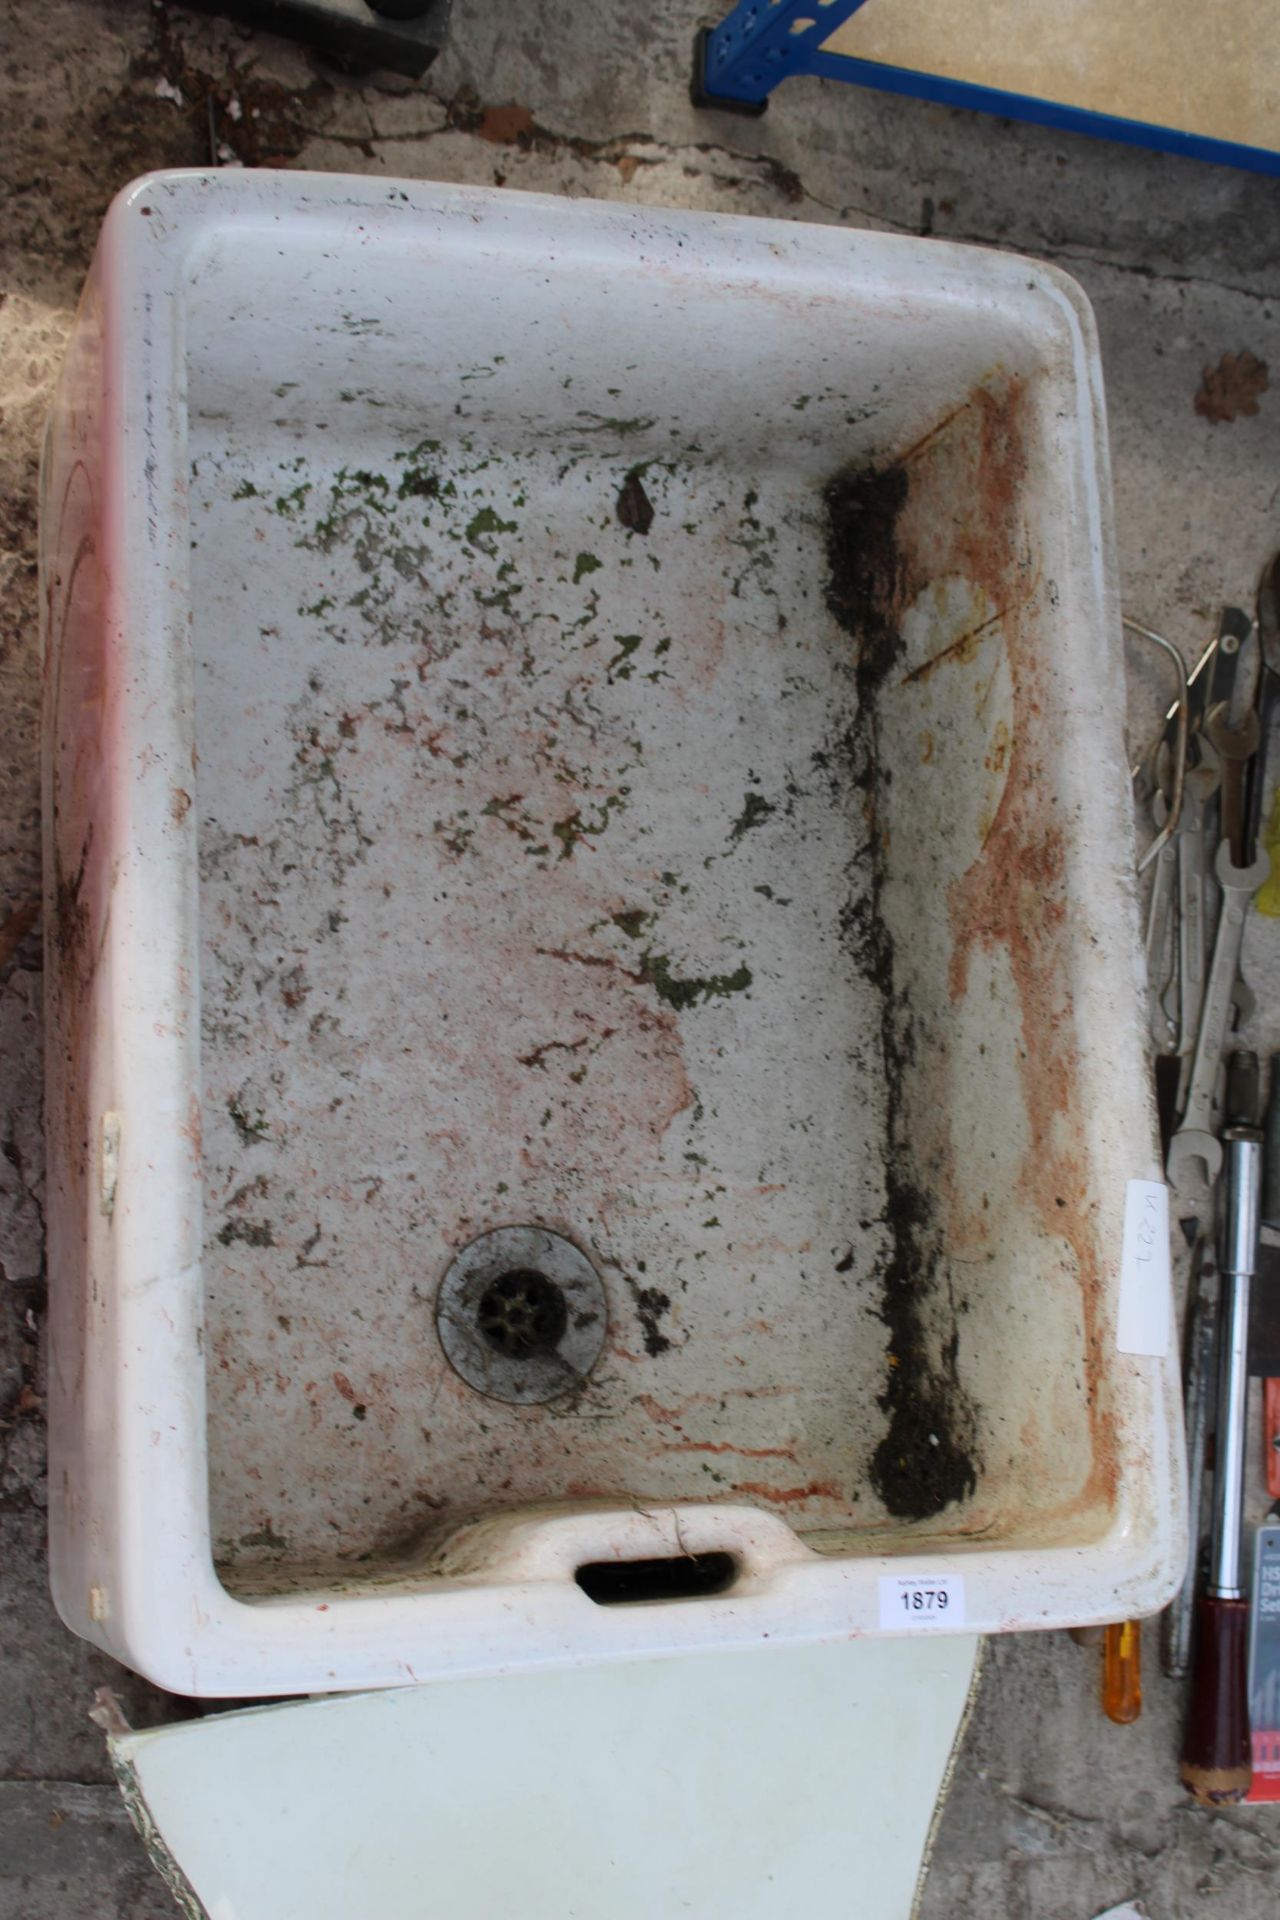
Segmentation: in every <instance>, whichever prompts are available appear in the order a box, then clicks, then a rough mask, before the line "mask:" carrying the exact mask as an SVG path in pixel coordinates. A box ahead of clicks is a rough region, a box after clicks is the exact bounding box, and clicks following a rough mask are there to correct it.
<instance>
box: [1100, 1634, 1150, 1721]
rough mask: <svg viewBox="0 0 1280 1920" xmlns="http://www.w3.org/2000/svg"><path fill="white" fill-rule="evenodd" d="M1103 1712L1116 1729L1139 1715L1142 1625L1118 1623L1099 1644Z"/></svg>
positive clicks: (1140, 1707) (1140, 1703) (1140, 1705)
mask: <svg viewBox="0 0 1280 1920" xmlns="http://www.w3.org/2000/svg"><path fill="white" fill-rule="evenodd" d="M1102 1711H1103V1712H1104V1713H1105V1714H1106V1716H1107V1718H1108V1720H1114V1721H1115V1723H1116V1725H1117V1726H1118V1727H1129V1726H1132V1725H1133V1722H1134V1721H1135V1720H1136V1719H1137V1717H1138V1715H1139V1714H1140V1713H1141V1712H1142V1622H1141V1621H1140V1620H1117V1621H1115V1622H1114V1623H1113V1624H1112V1625H1111V1626H1109V1627H1108V1628H1107V1630H1106V1633H1105V1634H1104V1636H1103V1641H1102Z"/></svg>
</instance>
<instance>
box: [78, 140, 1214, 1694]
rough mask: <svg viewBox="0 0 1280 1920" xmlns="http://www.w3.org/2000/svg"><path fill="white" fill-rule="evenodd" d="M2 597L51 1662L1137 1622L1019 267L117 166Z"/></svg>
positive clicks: (1066, 461)
mask: <svg viewBox="0 0 1280 1920" xmlns="http://www.w3.org/2000/svg"><path fill="white" fill-rule="evenodd" d="M42 551H43V565H44V580H45V588H46V601H47V647H48V706H47V740H48V777H49V788H48V795H47V799H48V806H47V821H48V827H49V839H48V880H49V913H48V916H47V919H48V925H49V928H50V945H49V969H48V980H49V1015H50V1055H49V1060H50V1076H49V1149H50V1166H51V1178H52V1194H53V1201H52V1205H51V1208H50V1240H51V1258H52V1267H53V1287H54V1305H53V1315H54V1377H53V1384H52V1412H53V1423H54V1447H55V1460H54V1471H53V1476H52V1494H51V1501H52V1529H53V1549H54V1579H55V1591H56V1595H57V1600H58V1604H59V1606H60V1608H61V1610H62V1612H63V1614H64V1616H65V1618H66V1619H67V1620H68V1622H69V1623H70V1624H71V1625H72V1626H74V1627H75V1628H76V1629H77V1631H79V1632H81V1633H84V1634H86V1635H88V1636H89V1637H90V1638H92V1639H95V1640H97V1641H98V1642H99V1644H101V1645H103V1646H105V1647H107V1648H109V1649H110V1650H111V1651H112V1652H114V1653H115V1654H117V1655H118V1656H119V1657H120V1658H122V1659H125V1660H127V1661H129V1662H131V1663H132V1664H133V1665H135V1666H137V1667H139V1668H140V1669H142V1670H143V1671H145V1672H147V1673H149V1674H150V1675H152V1676H153V1677H154V1678H156V1679H158V1680H160V1681H162V1682H164V1683H165V1684H167V1685H169V1686H171V1687H174V1688H177V1689H179V1690H181V1691H184V1692H187V1693H220V1692H221V1693H232V1694H238V1695H246V1694H252V1693H271V1692H285V1691H323V1690H326V1689H333V1688H340V1689H347V1688H352V1687H357V1686H365V1685H379V1684H385V1683H388V1682H396V1681H403V1680H408V1679H413V1678H419V1679H420V1678H424V1677H426V1676H428V1675H430V1674H433V1673H438V1672H445V1671H462V1670H466V1671H484V1670H489V1669H497V1668H502V1667H508V1666H513V1665H518V1664H522V1663H525V1662H529V1663H544V1664H545V1663H546V1662H548V1661H559V1660H567V1659H586V1658H601V1657H613V1656H618V1655H623V1654H635V1653H639V1652H643V1651H646V1650H650V1651H652V1650H658V1649H662V1650H669V1649H673V1648H680V1647H686V1646H688V1647H693V1646H704V1645H727V1644H744V1643H748V1642H752V1641H755V1640H759V1639H761V1638H765V1637H770V1638H773V1639H802V1638H817V1637H824V1636H828V1637H829V1636H836V1635H842V1634H858V1633H868V1632H876V1631H879V1630H880V1629H881V1626H882V1619H883V1616H882V1613H881V1595H882V1590H881V1586H880V1582H881V1580H882V1578H883V1577H884V1576H885V1575H887V1574H889V1573H896V1574H903V1575H916V1574H918V1575H920V1576H922V1577H926V1576H936V1575H939V1574H941V1575H945V1576H947V1577H948V1578H949V1579H952V1580H958V1581H959V1582H960V1583H961V1584H959V1585H955V1586H952V1587H951V1588H950V1590H949V1591H950V1594H951V1598H950V1601H949V1605H950V1606H951V1607H952V1609H953V1614H952V1618H951V1620H949V1621H948V1620H945V1619H944V1620H943V1621H942V1623H941V1624H943V1625H944V1626H945V1625H956V1626H959V1625H961V1624H967V1625H968V1626H969V1627H971V1628H972V1627H975V1626H976V1627H978V1628H981V1629H990V1630H1000V1629H1005V1628H1012V1627H1018V1626H1031V1625H1053V1624H1059V1623H1063V1622H1071V1621H1081V1620H1085V1619H1090V1618H1118V1617H1123V1616H1126V1615H1132V1614H1136V1613H1140V1612H1143V1611H1148V1610H1151V1609H1153V1608H1155V1607H1157V1606H1159V1605H1160V1604H1162V1602H1163V1601H1164V1599H1165V1598H1166V1597H1167V1596H1168V1594H1169V1593H1170V1592H1171V1591H1172V1589H1173V1588H1174V1586H1175V1585H1176V1582H1177V1579H1178V1577H1179V1574H1180V1571H1181V1565H1182V1545H1181V1528H1182V1516H1181V1494H1180V1491H1179V1490H1178V1489H1179V1487H1180V1478H1179V1472H1178V1463H1179V1454H1178V1449H1179V1444H1180V1443H1179V1439H1178V1427H1179V1423H1178V1417H1177V1398H1176V1379H1175V1367H1174V1361H1173V1358H1172V1357H1171V1356H1169V1355H1166V1356H1165V1357H1160V1356H1159V1355H1147V1356H1132V1355H1128V1354H1122V1353H1120V1352H1118V1350H1117V1344H1116V1315H1117V1300H1118V1288H1119V1266H1120V1238H1121V1219H1122V1214H1123V1209H1124V1200H1125V1189H1126V1182H1127V1181H1128V1180H1129V1179H1130V1178H1133V1177H1146V1176H1150V1175H1152V1174H1153V1173H1155V1171H1156V1155H1155V1149H1154V1144H1153V1132H1152V1116H1151V1112H1150V1109H1149V1102H1148V1098H1147V1094H1146V1077H1145V1072H1144V1067H1143V1056H1142V1022H1141V1001H1140V973H1139V961H1138V949H1137V942H1136V936H1135V912H1134V890H1133V885H1132V881H1131V864H1132V849H1131V843H1130V833H1129V823H1128V811H1127V796H1126V784H1125V770H1124V760H1123V750H1122V740H1121V731H1120V715H1121V710H1122V692H1121V680H1120V669H1119V637H1118V626H1117V618H1116V603H1115V590H1114V570H1113V562H1112V553H1111V535H1110V497H1109V481H1108V473H1107V460H1106V447H1105V434H1104V426H1103V416H1102V406H1101V398H1100V389H1099V381H1098V371H1097V350H1096V344H1095V340H1094V334H1093V329H1092V322H1091V319H1090V316H1089V312H1088V308H1087V306H1086V303H1085V302H1084V300H1083V297H1082V296H1081V295H1080V293H1079V292H1078V290H1077V289H1076V288H1075V287H1074V286H1073V285H1072V283H1071V282H1069V281H1068V280H1066V279H1064V278H1063V277H1062V276H1061V275H1059V274H1057V273H1056V272H1054V271H1052V270H1050V269H1047V268H1045V267H1042V266H1039V265H1035V264H1031V263H1028V262H1027V261H1024V260H1018V259H1014V258H1011V257H1008V256H1002V255H997V254H994V253H985V252H981V251H977V250H971V249H965V248H958V247H950V246H943V245H939V244H935V243H917V242H914V241H905V240H898V239H890V238H886V237H883V236H879V235H869V234H850V233H841V232H835V231H832V230H829V229H815V228H809V227H804V226H799V225H794V226H792V225H781V224H774V223H768V222H758V221H742V220H730V219H719V218H707V217H699V216H694V215H673V214H668V213H664V212H658V211H654V212H644V211H640V210H637V209H635V208H631V207H628V208H621V207H608V206H603V205H589V204H585V203H581V202H561V201H550V200H542V199H537V198H527V197H524V196H520V195H512V194H506V193H499V192H476V191H472V190H464V189H459V188H452V187H437V186H431V185H422V184H414V185H410V184H407V183H406V184H403V185H401V184H394V183H387V182H379V181H372V180H367V179H360V180H356V179H351V180H348V179H341V178H333V177H323V178H322V177H319V176H307V175H298V174H281V173H268V172H261V173H236V174H231V173H221V174H217V175H201V174H178V175H167V176H166V175H160V176H156V177H154V178H151V179H148V180H144V181H142V182H140V183H138V184H137V185H135V186H134V187H132V188H131V189H130V190H129V191H128V192H127V193H126V194H124V195H123V196H122V197H121V198H120V199H119V200H118V201H117V202H116V204H115V206H114V207H113V209H112V211H111V213H110V215H109V217H108V221H107V225H106V228H105V230H104V233H103V236H102V239H101V242H100V244H99V250H98V255H97V260H96V263H95V267H94V272H93V277H92V279H91V282H90V286H89V290H88V293H87V295H86V301H85V304H84V306H83V308H82V311H81V315H80V320H79V324H78V327H77V332H76V335H75V339H74V342H73V345H72V350H71V356H70V359H69V361H68V366H67V371H66V374H65V375H64V379H63V383H62V387H61V389H60V393H59V397H58V401H57V405H56V408H55V412H54V416H53V419H52V422H51V427H50V436H49V442H48V449H47V454H46V461H45V468H44V502H43V535H42ZM513 1231H514V1237H511V1235H512V1232H513ZM491 1233H498V1234H499V1235H500V1237H499V1238H498V1239H497V1240H495V1241H487V1240H481V1238H480V1236H483V1235H487V1234H491ZM504 1234H505V1235H507V1237H506V1238H503V1237H501V1236H502V1235H504ZM521 1235H523V1237H521ZM469 1248H470V1249H471V1251H470V1252H467V1251H466V1250H467V1249H469ZM459 1255H462V1256H463V1265H462V1267H461V1268H455V1267H454V1266H453V1263H454V1262H455V1260H456V1259H457V1257H458V1256H459ZM486 1262H487V1263H488V1264H486ZM451 1271H452V1273H453V1276H454V1278H453V1279H452V1280H451V1279H450V1274H451ZM531 1275H532V1278H530V1276H531ZM511 1276H515V1278H514V1279H512V1278H511ZM442 1288H444V1293H443V1295H442ZM451 1289H452V1291H451ZM575 1289H578V1290H577V1291H575ZM438 1316H442V1317H438ZM521 1316H523V1317H521ZM442 1335H443V1336H444V1337H443V1338H442ZM446 1349H448V1351H446ZM450 1354H452V1360H451V1358H450ZM455 1363H456V1364H455ZM468 1374H470V1376H471V1377H470V1378H468V1377H464V1376H467V1375H468ZM709 1555H710V1556H715V1555H723V1556H727V1558H726V1559H707V1558H703V1557H700V1556H709ZM690 1556H692V1559H690ZM634 1559H642V1560H666V1561H668V1562H669V1563H670V1562H674V1563H675V1564H674V1566H669V1567H668V1570H667V1574H668V1575H669V1576H670V1580H673V1581H674V1593H675V1597H670V1598H667V1599H665V1600H659V1599H656V1598H651V1599H649V1601H648V1604H636V1603H635V1602H636V1600H637V1598H638V1597H643V1596H644V1595H645V1594H654V1593H659V1592H661V1591H664V1590H665V1588H664V1587H663V1585H662V1582H663V1580H664V1579H666V1578H667V1576H666V1575H662V1574H661V1573H659V1575H658V1576H656V1577H657V1578H658V1581H659V1585H658V1586H649V1587H646V1586H644V1584H643V1581H641V1584H640V1585H639V1586H635V1585H628V1580H627V1577H625V1576H624V1578H623V1580H622V1584H621V1589H620V1590H618V1588H617V1582H616V1581H614V1582H613V1584H612V1585H611V1583H610V1575H609V1573H608V1569H609V1568H610V1567H615V1566H616V1563H618V1562H620V1561H629V1560H634ZM601 1564H603V1565H604V1567H605V1568H606V1572H605V1574H604V1575H603V1576H601V1575H599V1574H598V1573H590V1572H589V1573H588V1574H587V1575H585V1576H584V1582H585V1588H586V1590H584V1586H583V1585H580V1584H579V1583H578V1582H577V1581H576V1580H575V1574H576V1573H578V1572H579V1570H580V1569H582V1568H583V1567H584V1566H586V1567H588V1568H597V1569H598V1568H599V1567H600V1566H601ZM637 1578H639V1576H637ZM593 1593H594V1595H595V1597H594V1598H593V1597H591V1596H592V1594H593ZM611 1598H612V1599H620V1600H621V1602H622V1604H614V1605H609V1604H604V1602H605V1601H607V1600H609V1599H611ZM628 1601H630V1602H632V1604H627V1602H628ZM957 1615H966V1616H967V1621H965V1620H962V1619H961V1618H959V1617H956V1616H957ZM890 1617H891V1616H890ZM910 1624H912V1623H911V1622H910V1621H906V1622H904V1623H903V1625H904V1626H909V1625H910Z"/></svg>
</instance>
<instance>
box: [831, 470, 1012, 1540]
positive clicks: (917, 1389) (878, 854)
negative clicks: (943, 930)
mask: <svg viewBox="0 0 1280 1920" xmlns="http://www.w3.org/2000/svg"><path fill="white" fill-rule="evenodd" d="M908 487H909V482H908V478H907V474H906V472H905V471H904V470H903V469H902V468H900V467H887V468H881V469H874V468H873V469H869V470H868V469H859V470H854V471H848V472H844V473H840V474H837V475H836V477H835V478H834V479H833V480H832V481H831V482H830V483H829V484H828V486H827V487H826V489H825V491H824V495H823V500H824V505H825V507H826V513H827V566H828V579H827V593H826V598H827V606H828V607H829V609H830V611H831V613H832V614H833V615H834V617H835V618H836V620H837V621H838V622H839V624H840V625H841V626H842V627H843V628H844V629H845V631H846V632H847V633H849V634H850V635H851V636H852V637H853V638H854V639H855V641H856V642H857V646H858V654H857V663H856V678H857V688H858V714H857V718H856V720H855V721H854V723H853V725H852V727H850V728H849V729H848V731H847V732H846V733H845V734H844V735H843V737H842V738H841V739H840V740H839V741H838V742H836V743H834V744H833V746H832V748H831V751H830V754H829V755H828V756H824V758H826V759H828V760H829V761H830V762H833V763H834V762H837V761H838V762H839V764H840V766H841V768H842V769H843V772H844V774H845V777H846V778H848V779H851V780H852V782H853V784H854V786H855V787H856V788H857V789H859V790H860V791H861V792H864V793H865V794H866V795H867V796H868V798H869V800H870V803H871V822H870V833H869V835H868V844H867V851H866V853H865V855H864V857H863V873H862V875H861V876H860V881H861V884H860V885H859V887H858V889H857V890H855V893H854V895H853V897H852V898H851V899H850V901H849V902H848V904H847V905H846V907H845V909H844V911H843V913H842V915H841V920H840V930H841V936H842V938H843V940H844V943H845V946H846V948H847V950H848V952H849V953H850V955H851V956H852V958H853V960H854V962H855V964H856V965H857V966H858V968H859V970H860V972H862V973H863V974H864V975H865V976H866V977H867V978H868V979H870V980H871V981H872V982H873V984H874V985H875V987H876V988H877V990H878V993H879V996H880V1057H881V1066H882V1070H883V1074H884V1083H885V1114H886V1127H887V1141H886V1153H885V1211H884V1218H883V1224H884V1225H885V1226H886V1227H887V1228H888V1231H889V1236H890V1250H889V1254H888V1258H887V1259H886V1261H885V1263H884V1265H883V1267H882V1269H881V1272H880V1275H879V1281H880V1289H881V1298H880V1309H879V1311H880V1318H881V1319H882V1321H883V1322H884V1325H885V1328H886V1330H887V1333H888V1355H887V1358H888V1370H887V1377H886V1381H885V1387H884V1391H883V1393H882V1394H881V1395H880V1397H879V1404H880V1406H881V1408H882V1410H883V1411H884V1413H885V1415H886V1416H887V1419H888V1427H887V1431H886V1432H885V1435H884V1437H883V1439H882V1440H881V1441H880V1444H879V1445H878V1446H877V1448H876V1450H875V1454H874V1456H873V1459H872V1463H871V1479H872V1484H873V1485H874V1487H875V1490H876V1492H877V1494H878V1495H879V1497H880V1499H881V1500H882V1501H883V1502H884V1505H885V1507H886V1509H887V1510H888V1512H890V1513H891V1514H893V1515H894V1516H895V1517H896V1518H898V1519H902V1520H929V1519H932V1518H933V1517H934V1516H935V1515H936V1514H939V1513H941V1512H942V1511H943V1509H944V1508H946V1507H948V1506H952V1505H954V1504H955V1503H956V1502H957V1501H961V1500H965V1499H968V1498H969V1497H970V1496H971V1495H972V1494H973V1492H974V1490H975V1488H976V1485H977V1463H976V1458H975V1452H974V1447H975V1441H976V1434H977V1427H978V1412H977V1408H976V1407H975V1406H974V1404H973V1402H972V1401H971V1400H970V1398H969V1396H968V1395H967V1394H966V1392H965V1390H964V1388H963V1387H962V1386H961V1384H960V1379H959V1373H958V1367H957V1353H958V1346H959V1336H958V1333H957V1330H956V1319H955V1316H956V1307H955V1303H954V1301H953V1300H952V1299H951V1296H950V1288H949V1281H948V1277H947V1274H946V1267H945V1247H944V1242H943V1236H942V1231H941V1227H940V1225H939V1222H938V1218H937V1210H936V1204H935V1201H934V1197H933V1195H932V1193H931V1192H930V1191H928V1189H927V1188H926V1187H924V1186H923V1185H922V1184H921V1183H919V1182H918V1181H917V1180H916V1178H915V1177H914V1175H913V1167H914V1164H915V1154H914V1141H913V1129H912V1123H911V1114H910V1110H909V1104H908V1100H909V1095H908V1084H907V1082H908V1075H909V1072H910V1069H911V1068H912V1066H913V1065H914V1063H915V1059H916V1040H915V1028H914V1020H913V1016H912V1010H911V1005H910V1001H909V999H908V996H907V995H906V993H905V992H904V991H902V990H900V989H899V988H898V986H897V984H896V980H895V964H894V959H895V956H894V943H893V936H892V934H891V932H890V931H889V928H888V926H887V924H886V922H885V919H884V915H883V913H882V911H881V900H882V897H883V891H884V883H885V853H884V839H883V835H882V834H881V832H880V829H879V824H878V819H877V815H878V812H879V808H880V801H881V796H882V795H883V792H884V789H885V787H886V785H887V783H888V772H887V770H886V769H884V768H882V766H881V764H880V753H879V737H878V725H877V715H876V701H877V697H878V695H879V693H880V691H881V688H882V687H883V685H884V682H885V680H886V678H887V676H888V675H889V674H890V673H891V672H892V670H893V668H894V666H895V665H896V663H897V662H898V660H899V659H900V658H901V655H902V651H903V646H902V638H901V634H900V633H899V630H898V614H897V609H898V606H899V604H900V601H901V597H902V589H903V567H902V557H901V552H900V548H899V545H898V539H897V525H898V517H899V515H900V514H901V512H902V509H903V507H904V505H905V504H906V500H907V493H908ZM815 759H816V756H815ZM944 1291H945V1294H946V1299H947V1311H948V1313H949V1315H950V1322H949V1325H950V1330H949V1332H948V1334H947V1335H946V1337H945V1339H944V1340H943V1343H942V1348H941V1352H940V1353H937V1336H936V1333H931V1326H930V1323H936V1321H937V1319H938V1317H939V1313H940V1305H941V1302H940V1299H939V1295H940V1294H941V1293H943V1292H944ZM926 1309H928V1310H929V1312H928V1321H927V1320H926ZM935 1353H937V1357H936V1358H935Z"/></svg>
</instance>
